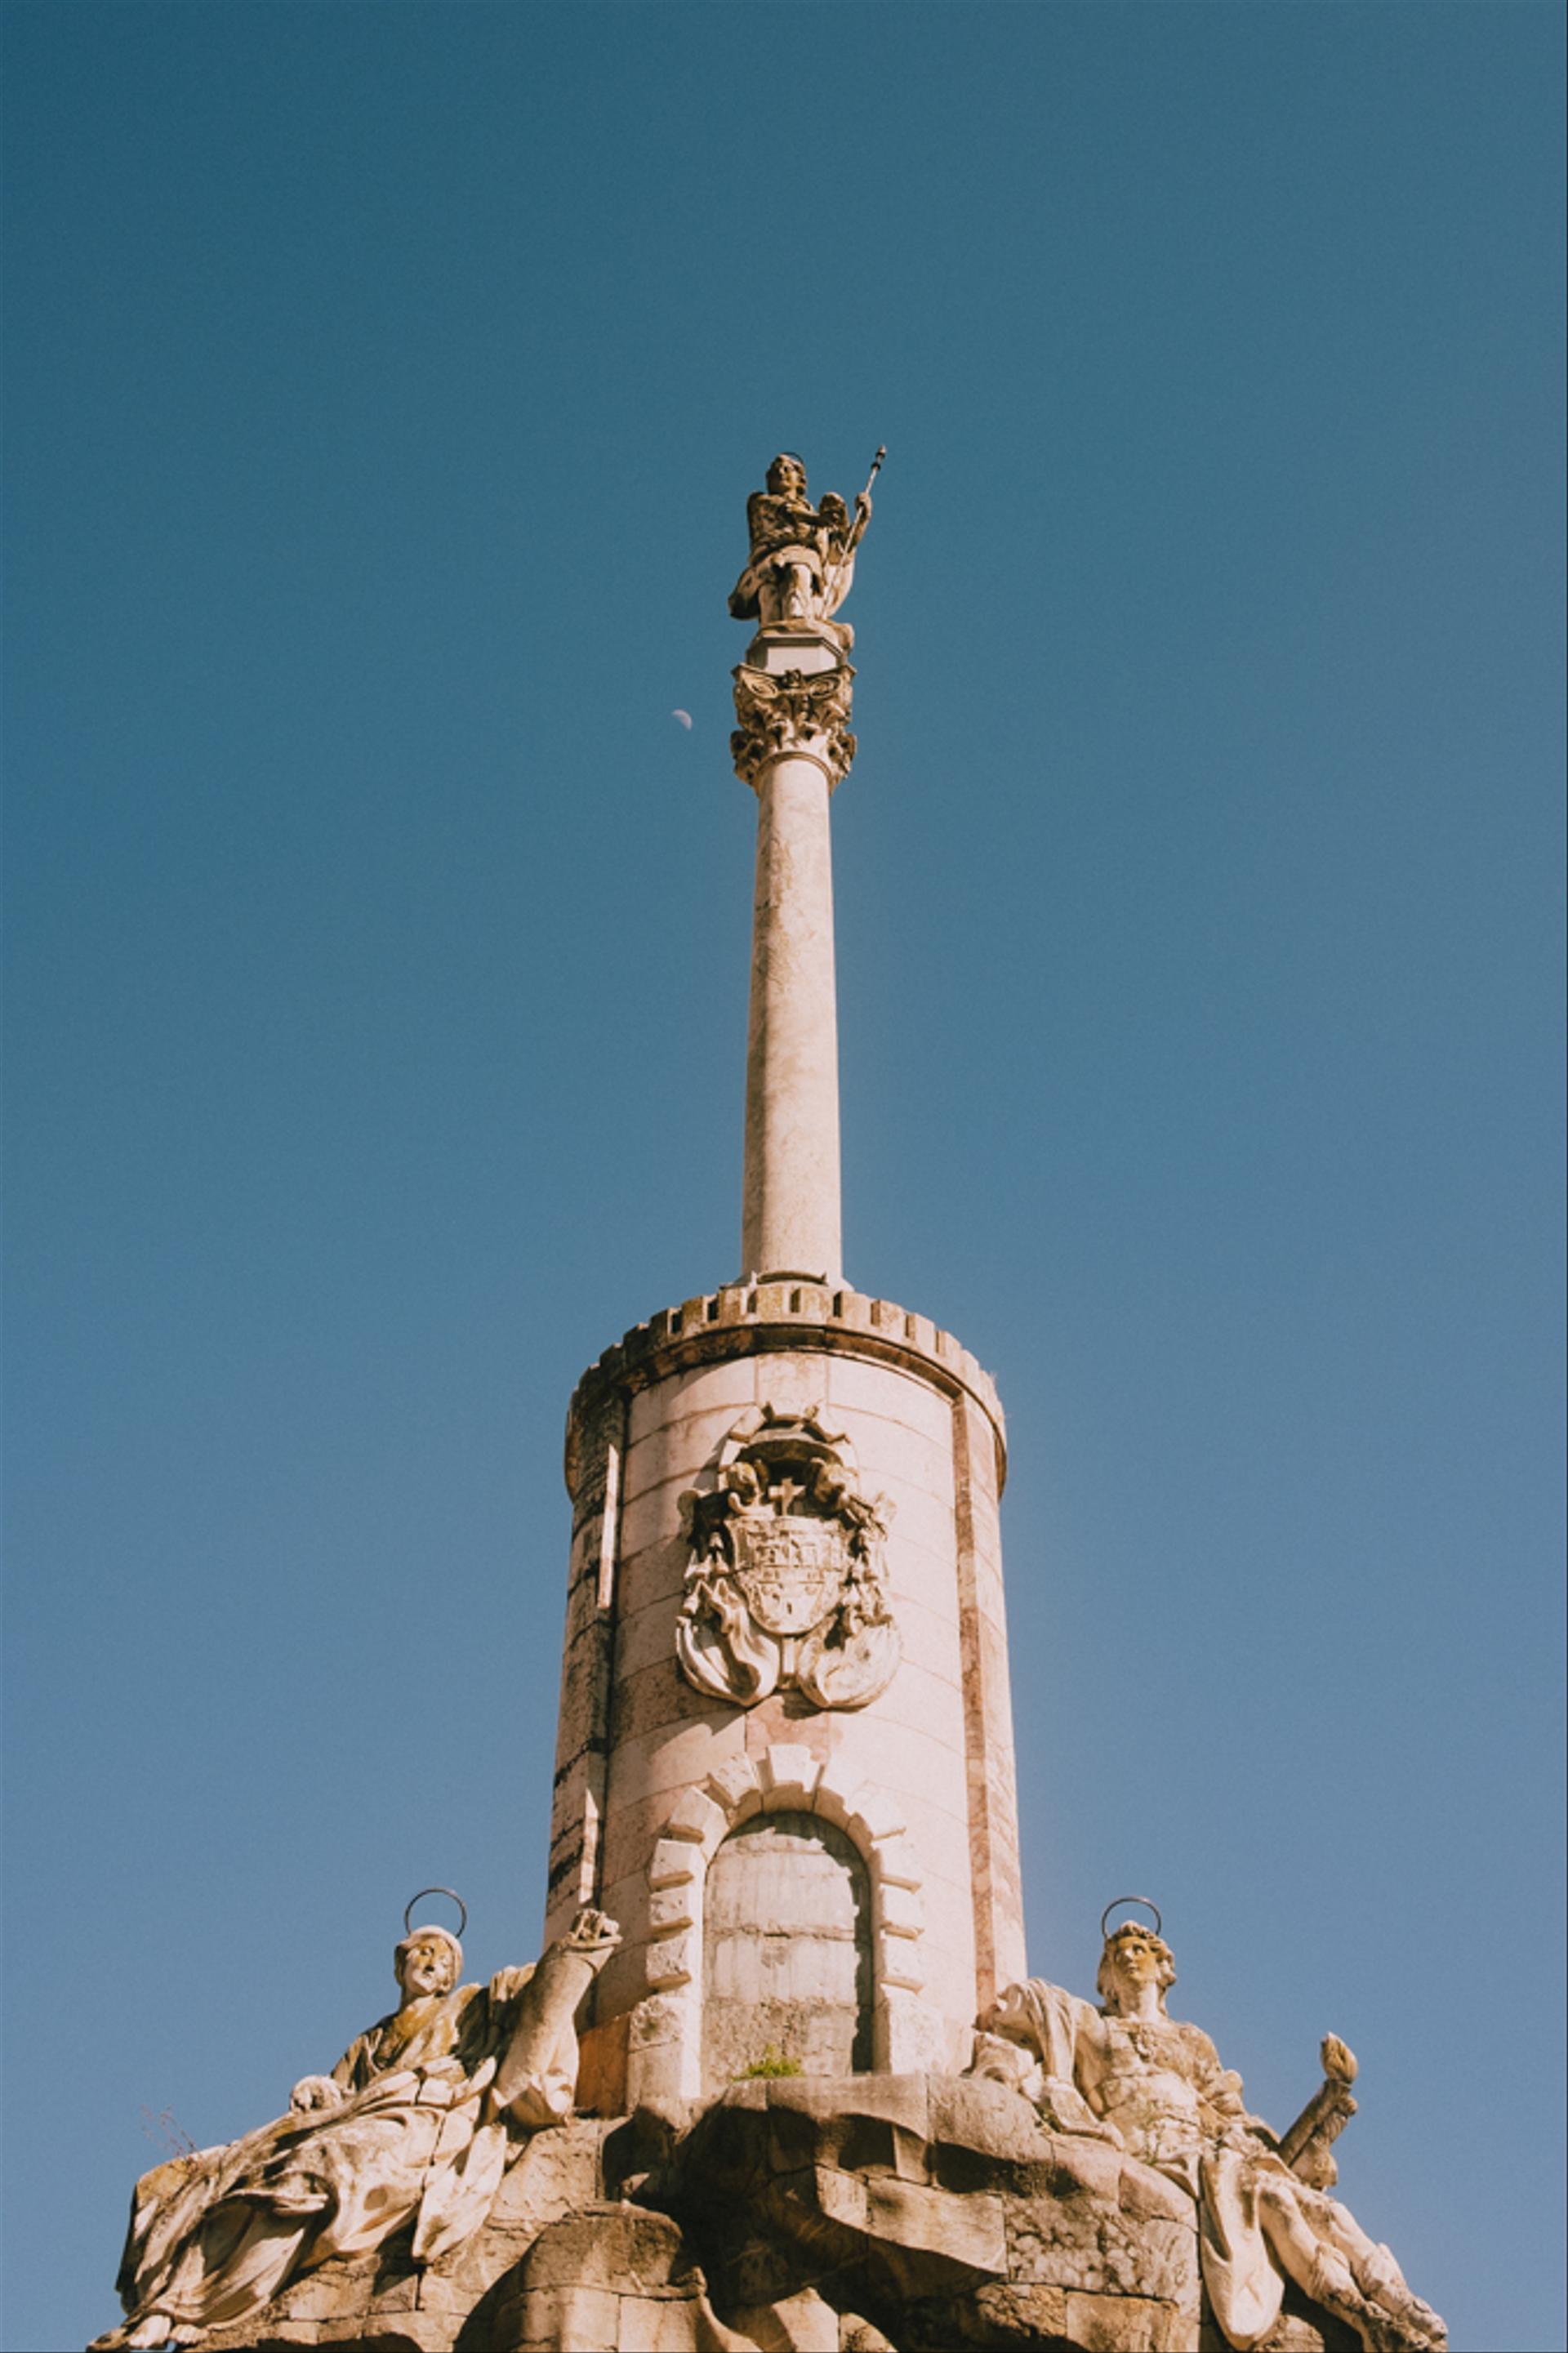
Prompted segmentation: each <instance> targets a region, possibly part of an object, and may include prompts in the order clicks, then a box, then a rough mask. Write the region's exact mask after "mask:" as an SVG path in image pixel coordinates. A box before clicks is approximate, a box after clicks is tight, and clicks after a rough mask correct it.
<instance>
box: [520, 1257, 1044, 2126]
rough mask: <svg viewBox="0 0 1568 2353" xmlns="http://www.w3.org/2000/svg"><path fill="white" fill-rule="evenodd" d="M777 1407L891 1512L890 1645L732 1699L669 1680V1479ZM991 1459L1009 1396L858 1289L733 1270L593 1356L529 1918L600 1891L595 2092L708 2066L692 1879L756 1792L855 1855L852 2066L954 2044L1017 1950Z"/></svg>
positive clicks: (677, 1485) (755, 1802)
mask: <svg viewBox="0 0 1568 2353" xmlns="http://www.w3.org/2000/svg"><path fill="white" fill-rule="evenodd" d="M768 1414H771V1415H773V1417H774V1418H775V1419H788V1418H791V1417H795V1418H798V1417H802V1416H808V1415H812V1414H815V1415H816V1425H815V1426H816V1428H818V1429H819V1430H821V1431H824V1432H826V1433H827V1434H828V1435H829V1436H830V1437H831V1438H832V1439H833V1440H835V1441H836V1443H837V1455H838V1456H839V1457H841V1458H842V1466H848V1465H849V1464H850V1463H851V1462H852V1464H853V1476H854V1481H855V1483H856V1487H857V1493H858V1497H859V1498H861V1499H874V1500H875V1502H876V1503H877V1504H878V1506H879V1508H886V1507H890V1510H889V1511H888V1514H887V1516H888V1527H887V1534H886V1539H885V1547H884V1552H885V1588H884V1589H885V1605H886V1610H887V1614H888V1617H889V1621H890V1625H891V1629H892V1635H893V1637H896V1640H892V1639H891V1638H889V1648H888V1650H887V1652H886V1658H887V1662H888V1664H889V1665H890V1664H891V1662H892V1660H894V1659H896V1661H897V1664H896V1669H894V1671H892V1672H890V1677H889V1680H888V1681H887V1682H886V1684H885V1687H882V1688H879V1689H878V1690H877V1691H876V1693H875V1695H874V1696H873V1697H872V1698H871V1699H870V1700H869V1701H868V1702H867V1703H866V1704H854V1705H847V1706H818V1705H816V1704H812V1703H811V1701H810V1700H809V1699H808V1698H807V1697H806V1696H805V1692H804V1691H803V1689H802V1688H800V1687H798V1686H797V1687H785V1686H784V1684H783V1683H781V1685H780V1687H779V1688H778V1689H776V1690H774V1691H773V1692H772V1693H771V1694H770V1695H769V1696H766V1697H764V1698H762V1699H761V1700H759V1701H758V1702H757V1703H756V1704H751V1705H747V1704H737V1703H736V1702H735V1701H733V1700H732V1699H730V1698H727V1697H720V1696H714V1695H712V1694H710V1692H707V1691H704V1690H701V1689H698V1688H694V1686H693V1683H692V1681H691V1679H690V1677H689V1674H688V1673H687V1672H683V1668H682V1664H681V1662H680V1659H679V1654H678V1642H677V1637H678V1631H679V1629H680V1626H681V1623H682V1612H683V1607H686V1606H687V1597H688V1595H689V1573H690V1570H691V1567H692V1559H693V1550H692V1537H691V1532H690V1517H689V1511H688V1512H686V1513H684V1514H683V1510H682V1502H681V1499H682V1497H683V1495H688V1494H689V1493H691V1492H692V1491H694V1490H697V1489H699V1488H700V1487H702V1486H703V1484H704V1482H708V1483H709V1484H711V1482H712V1480H713V1478H714V1477H715V1475H716V1473H715V1465H716V1464H717V1465H722V1464H723V1462H724V1461H727V1460H729V1459H730V1457H731V1455H732V1453H733V1451H734V1449H735V1447H736V1445H737V1444H738V1443H739V1442H740V1441H739V1440H737V1439H736V1436H735V1433H736V1432H737V1430H740V1431H742V1433H743V1432H744V1431H745V1430H748V1429H754V1428H755V1426H756V1424H757V1423H758V1422H759V1420H760V1419H761V1418H762V1417H763V1416H764V1415H768ZM1004 1466H1005V1445H1004V1434H1003V1422H1002V1415H1001V1409H1000V1407H999V1405H998V1404H997V1401H996V1397H995V1392H994V1388H992V1385H991V1383H990V1381H989V1380H988V1379H987V1377H986V1376H985V1375H984V1373H983V1372H982V1370H981V1368H980V1366H978V1365H977V1364H976V1363H975V1361H974V1359H973V1357H972V1356H970V1355H969V1354H968V1353H967V1351H965V1350H964V1349H963V1348H962V1347H961V1346H960V1345H959V1344H958V1343H957V1342H956V1341H955V1340H953V1339H952V1336H951V1335H948V1334H946V1333H942V1332H939V1331H938V1330H937V1329H936V1328H935V1327H934V1326H933V1325H932V1324H931V1323H929V1322H928V1321H927V1320H926V1319H925V1318H923V1317H921V1316H918V1315H912V1314H908V1313H907V1312H906V1311H905V1310H903V1309H901V1308H898V1307H894V1306H892V1305H891V1304H890V1303H888V1302H886V1301H880V1300H871V1299H867V1298H864V1297H862V1296H860V1295H859V1294H858V1293H854V1292H850V1291H845V1290H837V1291H830V1290H828V1289H826V1287H825V1286H822V1285H817V1284H813V1283H809V1282H795V1283H791V1282H779V1283H763V1284H758V1285H754V1286H746V1285H741V1284H737V1285H733V1286H731V1287H730V1288H729V1289H726V1290H722V1291H719V1292H716V1293H711V1294H710V1295H707V1296H704V1297H702V1298H699V1299H694V1300H689V1301H688V1302H687V1303H685V1305H684V1306H682V1307H680V1308H678V1309H675V1310H672V1311H671V1312H669V1313H668V1314H664V1315H661V1316H657V1317H655V1318H654V1319H653V1320H652V1321H651V1322H650V1323H649V1324H644V1325H639V1326H638V1327H637V1330H636V1331H634V1332H633V1333H631V1334H629V1335H627V1337H626V1340H624V1341H623V1342H622V1343H621V1344H620V1345H619V1346H617V1347H616V1348H613V1349H611V1350H610V1351H609V1352H608V1353H607V1354H606V1355H605V1356H604V1357H602V1358H601V1359H600V1361H599V1363H598V1364H597V1365H596V1366H594V1368H593V1369H592V1371H591V1372H589V1373H588V1374H587V1375H586V1376H585V1377H584V1380H583V1382H582V1383H581V1385H580V1387H579V1388H578V1391H577V1394H576V1396H575V1398H574V1401H573V1406H572V1410H571V1415H570V1418H569V1424H568V1435H567V1483H568V1486H569V1488H570V1490H571V1493H572V1496H573V1501H574V1515H575V1525H574V1541H573V1552H572V1567H571V1582H570V1598H569V1602H568V1619H567V1641H566V1659H565V1670H564V1678H563V1696H562V1711H561V1737H560V1744H559V1752H558V1760H557V1774H556V1798H555V1812H554V1820H553V1826H552V1852H551V1890H550V1909H549V1915H548V1916H549V1921H550V1924H551V1927H550V1933H551V1934H553V1933H554V1932H555V1924H556V1923H557V1922H558V1921H565V1920H569V1919H570V1917H571V1915H572V1914H573V1913H574V1910H575V1909H576V1907H577V1906H578V1905H582V1904H584V1903H594V1904H599V1905H603V1906H604V1907H605V1909H606V1910H607V1911H609V1912H610V1913H612V1914H613V1915H614V1916H615V1917H616V1920H618V1921H619V1923H620V1924H621V1927H622V1931H623V1934H624V1936H625V1939H626V1941H625V1944H624V1946H623V1948H622V1950H621V1951H620V1952H619V1953H617V1954H616V1956H615V1957H614V1958H613V1959H612V1960H611V1962H610V1964H609V1966H608V1968H606V1970H605V1975H604V1977H603V1978H602V1979H601V1980H600V1985H599V1988H598V1990H597V1996H596V2005H597V2006H596V2009H595V2013H594V2021H593V2023H592V2024H591V2026H590V2027H589V2029H588V2031H587V2032H586V2033H585V2035H584V2093H585V2095H586V2096H587V2097H589V2098H591V2099H592V2100H593V2101H594V2102H595V2105H599V2106H601V2107H605V2108H608V2109H621V2108H623V2107H626V2106H633V2105H637V2102H638V2101H639V2100H642V2099H647V2098H648V2097H651V2096H656V2095H657V2096H659V2097H672V2098H692V2097H695V2096H698V2095H700V2094H703V2093H705V2092H706V2093H710V2092H713V2091H716V2090H719V2089H721V2088H722V2077H721V2074H719V2073H716V2069H715V2063H714V2060H713V2056H712V2054H711V2053H706V2052H705V2051H704V2047H703V2013H704V2007H705V2004H704V1987H705V1984H706V1985H707V1986H708V1988H709V1989H710V1990H713V1991H717V1992H721V1991H722V1987H721V1986H716V1984H715V1980H714V1976H713V1962H712V1959H711V1956H710V1951H709V1947H710V1942H711V1930H710V1923H709V1922H708V1921H707V1919H706V1916H705V1913H706V1905H705V1897H706V1892H707V1888H708V1884H709V1877H710V1872H711V1870H712V1869H713V1867H714V1859H715V1856H716V1855H718V1853H719V1852H720V1850H721V1847H724V1845H725V1841H727V1840H731V1839H732V1838H733V1837H735V1835H736V1834H737V1833H738V1832H741V1831H742V1830H743V1829H744V1826H745V1825H746V1824H747V1823H748V1822H750V1821H752V1820H754V1819H755V1818H756V1817H757V1816H758V1815H766V1814H773V1813H776V1814H781V1815H783V1814H788V1815H790V1816H792V1817H795V1818H799V1817H803V1816H804V1817H812V1816H816V1818H817V1819H818V1820H820V1821H821V1822H822V1823H823V1824H824V1825H826V1826H827V1827H826V1831H825V1832H824V1837H823V1844H824V1847H825V1849H826V1848H832V1847H833V1846H834V1843H835V1841H840V1842H847V1845H848V1846H849V1848H851V1849H852V1850H853V1855H852V1858H851V1871H850V1876H851V1879H852V1880H853V1879H854V1878H855V1871H854V1866H855V1865H856V1864H857V1863H858V1868H859V1870H860V1871H862V1872H863V1874H864V1880H863V1894H861V1895H857V1894H855V1892H854V1887H851V1886H847V1888H846V1891H844V1892H841V1894H840V1895H838V1896H834V1895H832V1894H824V1895H823V1896H822V1898H821V1901H822V1903H823V1904H825V1905H826V1906H827V1909H828V1911H829V1912H834V1906H835V1905H838V1906H839V1907H840V1911H842V1907H843V1906H844V1905H849V1906H850V1911H849V1912H844V1913H843V1920H842V1925H841V1931H839V1932H836V1933H842V1934H844V1935H846V1936H849V1935H853V1934H858V1933H859V1927H860V1926H863V1929H864V1934H865V1937H866V1941H867V1950H868V1967H867V1969H866V1971H865V1973H864V1978H863V1994H864V2000H865V2002H866V2005H867V2011H868V2015H867V2017H866V2021H865V2024H866V2028H867V2031H868V2044H867V2047H868V2050H869V2052H870V2054H871V2063H872V2064H873V2065H874V2066H875V2067H877V2068H879V2069H881V2070H889V2069H891V2070H899V2069H905V2070H907V2069H909V2068H911V2067H932V2066H935V2067H957V2066H962V2065H963V2064H964V2063H966V2060H967V2057H968V2049H969V2037H970V2031H971V2029H972V2027H973V2021H974V2018H975V2016H976V2014H977V2012H978V2010H980V2009H982V2008H984V2005H985V2004H986V2003H987V2002H988V2001H989V2000H991V1999H992V1996H993V1994H994V1992H995V1990H996V1989H998V1988H999V1987H1000V1986H1002V1985H1004V1984H1005V1983H1007V1982H1008V1981H1009V1980H1010V1979H1011V1978H1015V1977H1016V1976H1018V1975H1020V1974H1021V1973H1022V1971H1023V1968H1024V1944H1023V1919H1022V1906H1021V1901H1020V1894H1019V1878H1018V1860H1017V1832H1016V1799H1015V1792H1014V1784H1013V1743H1012V1728H1011V1716H1010V1706H1009V1697H1008V1688H1007V1667H1006V1633H1005V1617H1004V1611H1003V1599H1002V1565H1001V1548H1000V1535H999V1527H998V1520H997V1502H998V1497H999V1494H1000V1490H1001V1484H1002V1479H1003V1475H1004ZM845 1475H846V1477H847V1476H848V1471H847V1467H846V1468H845ZM869 1508H870V1503H869V1502H868V1501H867V1502H866V1503H865V1509H866V1510H869ZM792 1525H793V1523H792ZM829 1832H830V1833H831V1835H828V1833H829ZM728 1852H729V1850H726V1853H728ZM781 1868H782V1867H781ZM807 1879H810V1880H812V1881H813V1882H814V1883H816V1882H818V1881H822V1879H823V1873H822V1872H820V1871H816V1870H814V1871H813V1872H811V1873H805V1874H797V1881H798V1885H797V1884H796V1883H794V1882H792V1883H787V1884H786V1883H785V1880H787V1873H785V1879H784V1880H781V1882H780V1888H779V1902H780V1905H781V1916H780V1918H779V1920H778V1922H777V1924H776V1936H775V1938H774V1950H773V1959H774V1960H775V1961H776V1963H777V1966H778V1968H779V1969H780V1971H781V1972H782V1976H781V1980H780V1983H781V1989H782V1994H783V1997H784V2000H785V2001H786V2006H787V2000H788V1998H789V1996H790V1986H791V1983H793V1982H795V1981H794V1980H790V1978H789V1972H790V1969H791V1968H792V1966H794V1965H793V1964H792V1962H791V1959H790V1956H789V1953H788V1952H787V1951H786V1950H785V1949H784V1947H786V1946H787V1945H789V1944H790V1943H791V1941H792V1937H793V1938H794V1939H795V1941H799V1942H801V1943H802V1947H803V1949H804V1948H805V1946H806V1945H810V1946H811V1947H812V1949H813V1951H814V1952H815V1953H816V1959H817V1960H821V1959H822V1951H821V1936H822V1935H823V1934H825V1933H826V1927H825V1920H826V1915H824V1919H822V1920H819V1919H817V1918H816V1917H815V1916H814V1915H813V1914H812V1911H811V1905H813V1904H814V1903H815V1902H816V1900H817V1899H816V1897H813V1896H810V1895H801V1894H799V1892H798V1887H799V1886H804V1885H805V1881H806V1880H807ZM860 1884H861V1883H860V1882H859V1881H858V1880H856V1881H855V1885H856V1886H858V1885H860ZM792 1891H793V1892H792ZM802 1903H805V1905H806V1909H805V1912H804V1913H800V1912H799V1906H800V1905H801V1904H802ZM857 1904H858V1905H859V1906H860V1910H859V1911H858V1913H856V1912H854V1907H855V1905H857ZM797 1913H798V1914H799V1916H797ZM851 1913H853V1914H854V1916H853V1917H851ZM834 1916H835V1917H838V1916H839V1915H838V1913H834ZM857 1924H859V1925H857ZM761 1926H762V1928H763V1931H764V1932H766V1931H767V1930H768V1928H769V1926H770V1924H769V1923H768V1922H766V1921H763V1923H762V1924H761ZM766 1941H767V1939H766V1935H765V1934H764V1937H763V1942H764V1944H765V1943H766ZM763 1965H764V1966H765V1965H768V1955H767V1954H766V1953H765V1952H764V1954H763ZM823 1965H824V1966H826V1962H824V1963H823ZM801 1966H804V1964H801ZM814 1966H815V1963H814ZM852 1966H853V1964H852V1962H851V1961H850V1960H848V1959H847V1960H846V1968H847V1969H852ZM846 1981H847V1980H846ZM835 1998H836V1999H838V1998H840V1997H838V1996H836V1997H835ZM851 2039H853V2038H852V2037H851ZM756 2055H760V2053H759V2054H756ZM782 2055H784V2056H785V2057H791V2056H793V2057H795V2058H797V2059H799V2060H801V2061H802V2063H805V2064H808V2065H809V2064H812V2063H814V2060H813V2056H812V2054H811V2053H810V2052H793V2053H792V2052H784V2053H783V2054H782Z"/></svg>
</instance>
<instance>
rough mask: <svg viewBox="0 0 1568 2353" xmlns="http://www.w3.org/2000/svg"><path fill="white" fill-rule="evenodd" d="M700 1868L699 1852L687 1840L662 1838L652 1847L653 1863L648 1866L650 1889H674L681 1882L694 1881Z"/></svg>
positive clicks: (700, 1858)
mask: <svg viewBox="0 0 1568 2353" xmlns="http://www.w3.org/2000/svg"><path fill="white" fill-rule="evenodd" d="M701 1868H702V1857H701V1853H700V1851H697V1850H694V1849H693V1847H692V1845H691V1843H690V1841H689V1840H687V1839H679V1838H662V1839H659V1840H658V1841H657V1842H656V1843H655V1846H654V1850H653V1861H652V1862H651V1863H650V1864H649V1866H648V1874H647V1883H648V1885H649V1886H650V1887H674V1886H678V1885H679V1883H680V1882H681V1881H682V1880H688V1879H695V1877H696V1876H697V1874H698V1873H699V1872H700V1870H701Z"/></svg>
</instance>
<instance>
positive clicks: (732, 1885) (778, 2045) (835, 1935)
mask: <svg viewBox="0 0 1568 2353" xmlns="http://www.w3.org/2000/svg"><path fill="white" fill-rule="evenodd" d="M702 1947H703V1949H702V2052H703V2065H702V2076H703V2087H704V2090H705V2091H708V2092H721V2091H722V2090H723V2089H724V2088H725V2086H726V2085H727V2084H731V2083H733V2082H735V2080H736V2079H737V2078H738V2077H740V2076H742V2075H746V2074H748V2073H752V2072H753V2071H755V2072H759V2073H762V2072H767V2073H772V2072H774V2071H775V2070H777V2072H780V2073H790V2074H795V2073H800V2074H805V2075H849V2074H860V2073H866V2072H867V2071H868V2069H869V2068H870V2065H871V1891H870V1882H869V1878H868V1873H867V1870H866V1865H865V1863H864V1862H862V1860H861V1858H860V1856H859V1854H858V1852H857V1851H856V1849H855V1847H854V1846H853V1844H852V1843H851V1842H850V1841H849V1840H848V1839H847V1837H846V1836H845V1834H844V1832H843V1831H841V1830H838V1829H836V1828H835V1826H834V1825H833V1824H832V1823H831V1822H826V1821H824V1820H821V1818H820V1817H819V1816H817V1815H816V1814H805V1813H777V1814H754V1815H752V1819H751V1820H749V1821H745V1822H742V1824H741V1825H740V1827H739V1828H738V1829H736V1830H733V1831H731V1832H730V1834H729V1836H728V1837H727V1838H726V1839H725V1840H724V1841H723V1843H722V1844H721V1846H720V1848H719V1850H718V1852H716V1853H715V1855H714V1857H713V1860H712V1862H710V1864H709V1866H708V1883H707V1888H706V1891H705V1894H704V1901H703V1937H702Z"/></svg>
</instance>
